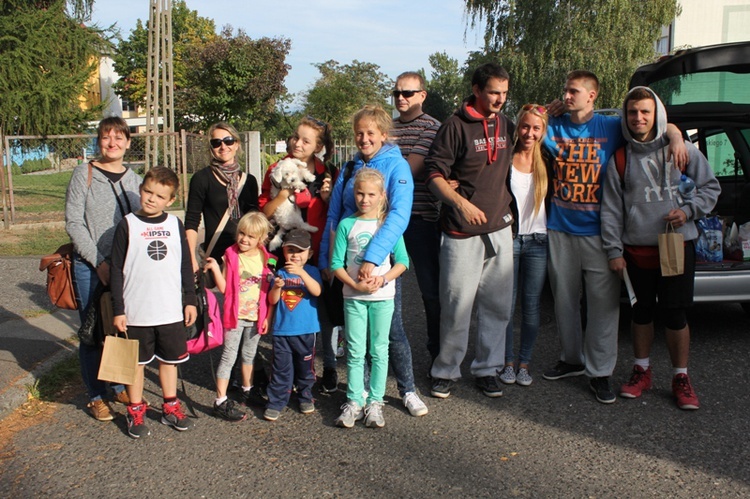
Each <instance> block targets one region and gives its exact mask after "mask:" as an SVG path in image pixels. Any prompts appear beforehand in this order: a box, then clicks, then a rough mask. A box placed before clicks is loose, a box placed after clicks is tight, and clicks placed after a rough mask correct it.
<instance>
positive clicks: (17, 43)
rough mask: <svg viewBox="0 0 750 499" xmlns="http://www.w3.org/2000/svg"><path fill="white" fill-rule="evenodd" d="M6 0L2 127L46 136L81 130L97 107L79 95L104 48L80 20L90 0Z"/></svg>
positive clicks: (0, 16) (0, 13)
mask: <svg viewBox="0 0 750 499" xmlns="http://www.w3.org/2000/svg"><path fill="white" fill-rule="evenodd" d="M67 7H68V3H67V2H66V1H65V0H38V1H33V2H29V1H24V0H5V1H4V2H2V3H1V4H0V95H2V99H0V130H2V131H4V132H5V133H7V134H26V135H47V134H54V133H70V132H74V131H79V130H82V129H83V128H84V127H85V123H86V122H87V121H90V120H92V119H95V118H96V112H97V111H98V109H92V110H88V111H83V110H81V108H80V106H79V96H80V95H82V94H84V92H85V89H86V87H87V85H89V84H90V82H89V78H90V76H91V75H92V73H93V72H94V71H95V70H96V68H97V67H98V64H99V60H98V56H99V54H100V53H102V51H104V50H106V49H107V47H108V44H107V42H106V41H105V40H104V38H103V37H102V34H103V33H102V32H101V31H100V30H98V29H96V28H89V27H85V26H83V25H82V24H80V21H81V19H84V18H86V17H87V15H88V14H89V13H90V8H91V0H76V1H71V2H70V8H71V11H72V12H73V15H74V16H77V17H71V16H70V15H68V13H67Z"/></svg>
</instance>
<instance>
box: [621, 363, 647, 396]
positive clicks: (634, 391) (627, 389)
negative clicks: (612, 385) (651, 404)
mask: <svg viewBox="0 0 750 499" xmlns="http://www.w3.org/2000/svg"><path fill="white" fill-rule="evenodd" d="M650 389H651V366H649V368H648V369H646V370H644V369H643V368H642V367H641V366H633V373H632V374H631V375H630V381H628V382H627V383H625V384H624V385H622V386H621V387H620V397H625V398H626V399H634V398H638V397H640V396H641V394H643V392H645V391H646V390H650Z"/></svg>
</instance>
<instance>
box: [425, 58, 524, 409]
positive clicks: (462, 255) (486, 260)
mask: <svg viewBox="0 0 750 499" xmlns="http://www.w3.org/2000/svg"><path fill="white" fill-rule="evenodd" d="M509 79H510V77H509V76H508V73H507V71H506V70H505V69H503V68H502V67H500V66H498V65H497V64H492V63H489V64H483V65H482V66H480V67H478V68H477V69H476V71H475V72H474V74H473V76H472V79H471V83H472V95H471V96H470V97H469V98H468V99H466V100H465V101H464V102H463V103H462V104H461V107H460V108H459V109H458V110H457V111H456V112H455V113H454V114H453V115H452V116H451V117H449V118H448V119H447V120H446V121H445V123H443V125H442V126H441V127H440V130H438V132H437V135H436V137H435V140H434V141H433V143H432V147H431V148H430V152H429V154H428V155H427V157H426V158H425V168H426V170H427V182H428V184H427V185H428V187H429V188H430V190H431V191H432V192H433V193H434V194H435V195H436V196H437V198H438V199H439V200H440V201H441V202H442V203H443V206H442V210H441V219H440V226H441V229H442V232H443V234H442V241H441V243H440V306H441V314H440V351H439V353H438V356H437V358H436V359H435V361H434V362H433V364H432V370H431V376H432V379H433V383H432V390H431V392H430V393H431V394H432V396H433V397H438V398H446V397H448V396H450V393H451V389H452V387H453V385H454V383H455V380H457V379H459V378H460V377H461V362H462V361H463V359H464V357H465V355H466V352H467V350H468V343H469V324H470V323H471V316H472V309H473V307H476V314H477V317H478V326H477V333H476V334H477V337H476V342H475V343H476V347H475V352H476V353H475V356H474V361H473V362H472V363H471V374H472V375H473V376H474V378H475V383H476V386H477V388H479V390H481V391H482V393H483V394H484V395H486V396H487V397H499V396H501V395H502V394H503V391H502V388H501V385H500V380H499V378H498V376H497V371H498V369H502V368H503V367H504V365H505V330H506V328H507V326H508V321H509V319H510V314H511V302H512V298H513V285H512V283H513V235H512V228H511V223H512V222H513V215H512V214H511V209H510V205H511V199H512V198H511V194H510V188H509V181H508V180H509V176H508V173H509V171H510V163H511V159H512V137H513V131H514V128H515V127H514V126H513V123H512V122H511V121H510V120H509V119H508V118H506V117H505V116H503V115H502V114H501V113H500V110H501V109H502V107H503V105H504V104H505V100H506V99H507V96H508V80H509ZM451 181H457V182H458V187H457V188H456V189H454V188H453V186H452V185H451ZM508 283H510V285H508Z"/></svg>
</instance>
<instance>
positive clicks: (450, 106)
mask: <svg viewBox="0 0 750 499" xmlns="http://www.w3.org/2000/svg"><path fill="white" fill-rule="evenodd" d="M428 60H429V62H430V66H432V71H431V72H430V78H429V79H427V78H425V80H426V87H427V99H426V100H425V102H424V104H423V106H422V108H423V109H424V111H425V112H426V113H427V114H429V115H430V116H433V117H435V118H437V119H439V120H440V121H445V119H446V118H448V117H449V116H450V115H451V114H453V111H455V110H456V109H457V108H458V106H459V104H461V101H462V100H463V99H464V98H465V97H466V96H468V95H469V94H470V93H471V88H470V85H468V84H467V83H466V82H465V81H464V79H463V76H462V74H463V72H462V71H460V70H459V67H458V60H456V59H453V58H452V57H450V56H448V54H447V53H445V52H435V53H434V54H432V55H430V56H429V59H428ZM423 76H424V75H423Z"/></svg>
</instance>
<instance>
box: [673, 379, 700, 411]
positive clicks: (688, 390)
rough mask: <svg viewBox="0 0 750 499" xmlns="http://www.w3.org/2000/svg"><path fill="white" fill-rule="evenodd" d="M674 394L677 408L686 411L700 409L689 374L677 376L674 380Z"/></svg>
mask: <svg viewBox="0 0 750 499" xmlns="http://www.w3.org/2000/svg"><path fill="white" fill-rule="evenodd" d="M672 394H674V398H675V400H676V401H677V407H679V408H680V409H685V410H695V409H697V408H698V407H700V404H699V403H698V396H697V395H696V394H695V390H693V385H691V384H690V378H688V375H687V374H677V375H675V377H674V378H672Z"/></svg>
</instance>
